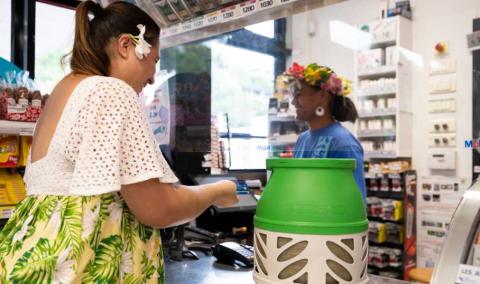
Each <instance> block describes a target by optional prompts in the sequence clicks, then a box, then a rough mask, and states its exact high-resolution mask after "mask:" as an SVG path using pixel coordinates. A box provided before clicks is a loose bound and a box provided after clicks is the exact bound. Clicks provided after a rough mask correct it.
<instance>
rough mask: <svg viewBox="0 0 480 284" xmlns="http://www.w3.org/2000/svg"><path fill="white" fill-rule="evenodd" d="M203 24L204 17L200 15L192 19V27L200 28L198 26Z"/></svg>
mask: <svg viewBox="0 0 480 284" xmlns="http://www.w3.org/2000/svg"><path fill="white" fill-rule="evenodd" d="M204 25H205V18H204V17H200V18H198V19H195V20H194V21H193V28H194V29H200V28H202V27H203V26H204Z"/></svg>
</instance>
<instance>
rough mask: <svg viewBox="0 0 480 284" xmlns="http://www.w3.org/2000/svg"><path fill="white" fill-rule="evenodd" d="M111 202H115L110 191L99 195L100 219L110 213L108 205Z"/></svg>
mask: <svg viewBox="0 0 480 284" xmlns="http://www.w3.org/2000/svg"><path fill="white" fill-rule="evenodd" d="M113 202H115V197H114V196H113V194H112V193H108V194H103V195H101V201H100V203H101V206H100V219H102V220H104V219H106V218H107V217H108V216H109V215H110V211H108V206H109V205H110V204H112V203H113Z"/></svg>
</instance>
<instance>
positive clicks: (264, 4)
mask: <svg viewBox="0 0 480 284" xmlns="http://www.w3.org/2000/svg"><path fill="white" fill-rule="evenodd" d="M258 4H259V5H258V6H259V10H260V11H262V10H265V9H269V8H272V7H273V6H274V4H275V2H274V1H273V0H259V1H258Z"/></svg>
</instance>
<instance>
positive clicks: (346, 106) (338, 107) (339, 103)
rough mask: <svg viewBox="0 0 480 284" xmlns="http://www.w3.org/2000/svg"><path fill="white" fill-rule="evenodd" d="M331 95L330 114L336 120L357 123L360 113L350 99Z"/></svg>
mask: <svg viewBox="0 0 480 284" xmlns="http://www.w3.org/2000/svg"><path fill="white" fill-rule="evenodd" d="M330 95H331V100H330V113H331V114H332V116H333V118H335V120H337V121H340V122H344V121H350V122H352V123H353V122H355V121H356V120H357V119H358V112H357V108H356V107H355V104H354V103H353V102H352V100H351V99H350V98H347V97H344V96H337V95H333V94H330Z"/></svg>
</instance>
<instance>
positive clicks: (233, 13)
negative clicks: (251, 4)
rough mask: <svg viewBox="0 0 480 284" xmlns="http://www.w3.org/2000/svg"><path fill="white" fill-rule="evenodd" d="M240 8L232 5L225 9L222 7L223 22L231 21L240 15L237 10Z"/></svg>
mask: <svg viewBox="0 0 480 284" xmlns="http://www.w3.org/2000/svg"><path fill="white" fill-rule="evenodd" d="M238 8H239V6H236V5H235V6H231V7H227V8H225V9H222V11H221V12H222V20H223V22H228V21H231V20H234V19H235V18H237V17H238V16H237V15H238V14H237V13H238V12H237V9H238Z"/></svg>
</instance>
